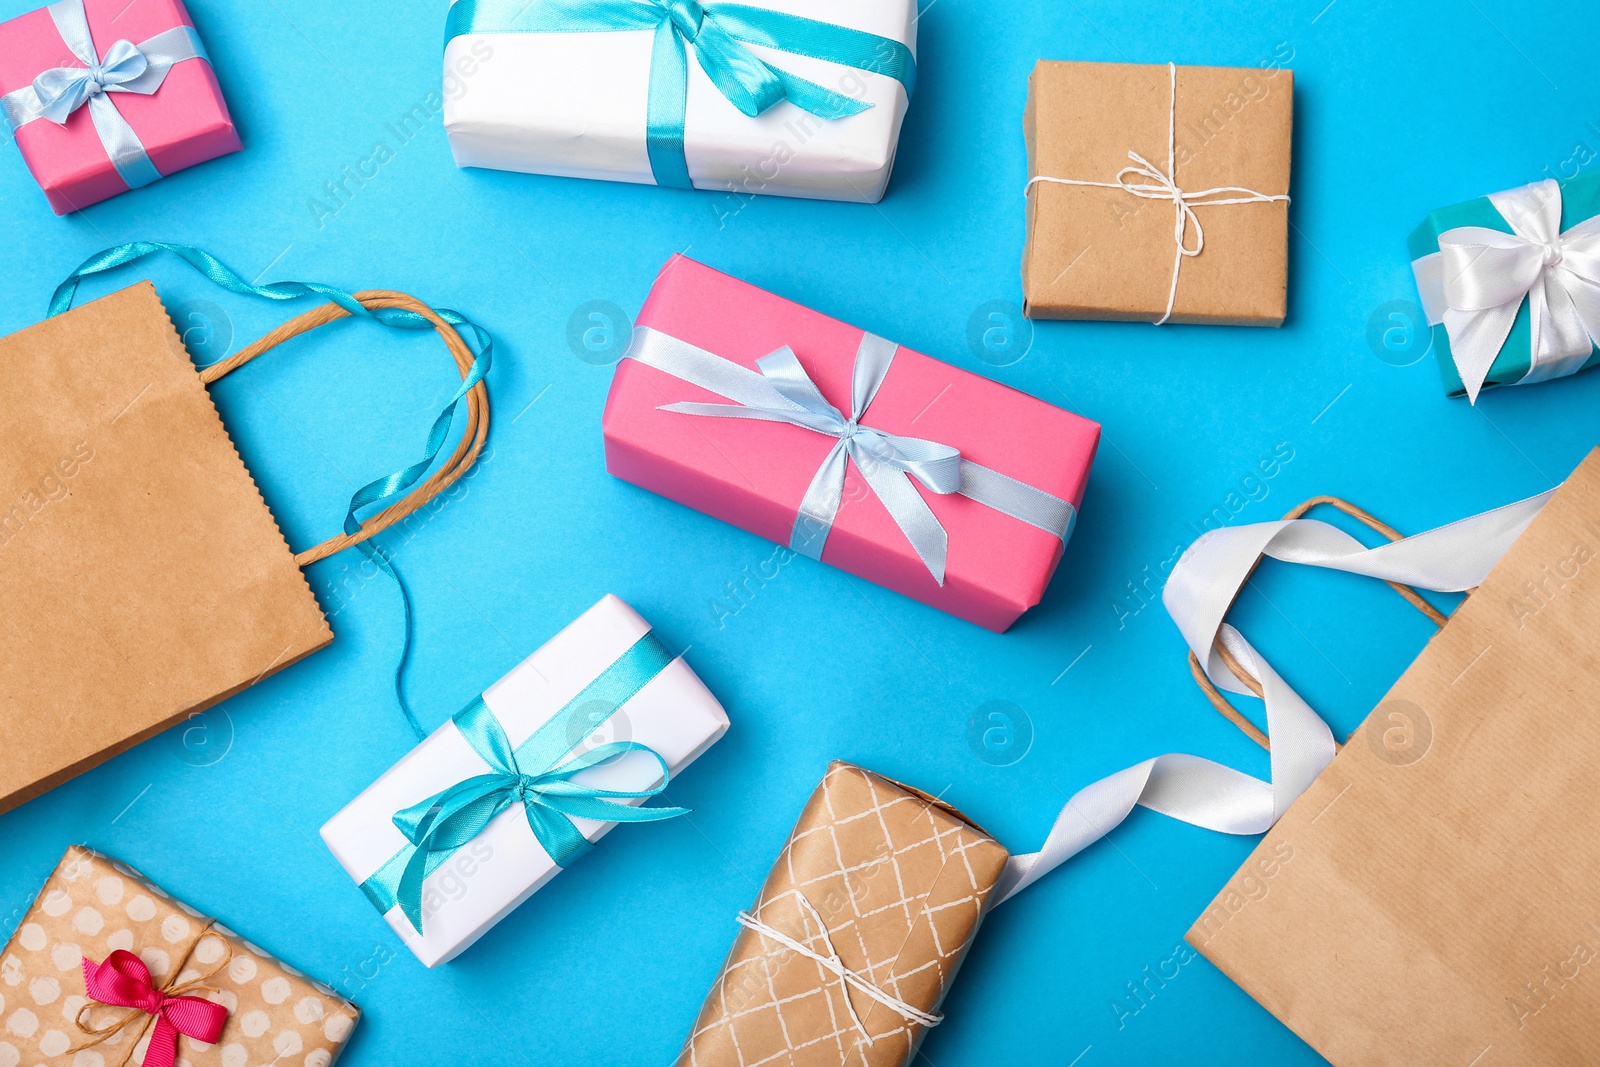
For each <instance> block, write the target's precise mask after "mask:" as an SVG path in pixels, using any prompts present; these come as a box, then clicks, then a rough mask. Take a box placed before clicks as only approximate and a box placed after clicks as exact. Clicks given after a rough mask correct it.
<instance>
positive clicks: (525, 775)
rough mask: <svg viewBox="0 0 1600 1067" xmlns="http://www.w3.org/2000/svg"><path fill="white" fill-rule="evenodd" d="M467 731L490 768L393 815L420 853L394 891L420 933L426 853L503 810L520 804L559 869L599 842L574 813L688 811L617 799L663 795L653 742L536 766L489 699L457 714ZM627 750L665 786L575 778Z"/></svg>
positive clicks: (665, 777)
mask: <svg viewBox="0 0 1600 1067" xmlns="http://www.w3.org/2000/svg"><path fill="white" fill-rule="evenodd" d="M456 725H457V727H458V728H459V729H460V730H461V732H462V734H463V735H465V736H467V737H468V738H470V739H472V741H473V748H474V749H476V751H477V753H478V755H480V756H482V757H483V759H484V762H486V763H488V764H489V767H490V768H491V769H490V771H489V773H488V774H479V775H474V776H473V777H471V778H467V779H464V780H463V781H460V782H458V783H456V784H455V785H453V786H451V787H450V788H448V789H445V790H442V791H440V792H438V793H436V794H434V795H433V796H431V797H428V798H427V799H426V800H423V801H421V802H420V803H417V804H414V805H412V806H411V807H409V808H404V809H402V810H401V811H398V812H396V813H395V816H394V824H395V826H397V827H399V828H400V832H401V833H403V834H405V836H406V840H407V841H410V842H411V844H412V845H413V846H414V848H415V850H416V851H414V852H413V853H412V854H411V857H410V859H409V860H408V861H407V863H406V866H405V870H404V872H403V873H402V874H401V875H400V888H399V890H398V892H397V893H396V894H395V895H396V898H397V901H398V903H399V904H400V908H401V910H402V911H404V912H405V915H406V918H407V919H409V920H410V921H411V925H412V927H413V928H415V929H416V931H417V933H419V934H420V933H422V882H423V879H424V878H425V877H426V876H427V873H428V858H429V857H430V856H431V855H432V854H434V853H437V852H454V851H455V850H456V849H458V848H460V847H461V846H463V845H465V844H466V843H467V842H469V841H471V840H472V839H473V838H475V837H477V836H478V835H479V834H480V833H482V832H483V831H484V828H485V827H487V826H488V825H489V823H491V822H493V821H494V819H495V817H496V816H498V815H499V814H500V813H501V812H502V811H505V810H506V809H507V808H509V807H511V806H512V805H513V804H516V803H518V802H519V801H520V802H521V804H522V810H523V812H524V813H525V814H526V815H527V818H528V825H529V827H531V828H532V830H533V836H534V837H536V838H538V840H539V844H540V845H542V846H543V847H544V850H545V851H546V852H548V853H549V854H550V858H551V859H552V860H554V861H555V862H556V865H557V866H560V867H566V866H568V865H570V864H571V863H572V861H573V860H575V859H577V858H578V857H579V856H582V855H583V854H584V853H586V852H588V850H589V849H590V848H592V847H593V846H592V845H591V844H590V843H589V841H588V839H587V838H585V837H584V836H583V834H581V833H579V832H578V828H577V827H576V826H574V825H573V824H572V818H573V817H574V816H575V817H577V818H580V819H593V820H595V821H596V822H656V821H659V820H661V819H671V818H675V817H676V816H679V815H687V814H688V812H689V809H688V808H672V807H665V808H644V807H633V806H631V805H628V804H619V803H617V801H618V800H630V799H631V800H640V799H647V798H649V797H653V796H658V795H660V794H661V793H662V792H663V791H664V790H665V789H666V788H667V783H668V782H669V781H670V780H671V778H672V775H671V772H670V771H669V770H668V768H667V761H666V760H664V759H662V758H661V754H660V753H659V752H657V751H656V750H655V749H653V748H651V747H649V746H648V745H642V744H640V743H639V742H637V741H610V742H607V743H606V744H603V745H596V746H595V747H594V748H592V749H589V750H588V751H587V752H584V753H582V754H581V755H578V756H574V757H573V758H572V759H569V760H566V761H565V762H563V763H559V764H555V765H551V766H547V767H544V768H542V769H538V770H534V771H533V772H532V773H529V771H527V770H525V769H524V768H523V767H522V766H520V765H519V764H518V761H517V755H516V753H515V752H514V751H512V748H511V742H510V740H508V739H507V737H506V732H505V729H504V728H503V727H502V726H501V725H500V720H499V719H497V718H495V716H494V712H492V711H490V710H489V707H488V705H486V704H485V703H484V702H483V698H482V697H479V698H478V699H477V700H475V701H473V702H472V703H471V704H469V705H468V706H467V707H466V708H465V709H464V710H463V711H462V712H460V713H459V714H458V715H457V716H456ZM629 752H645V753H648V754H649V755H650V756H652V757H653V758H654V759H655V761H656V763H657V764H658V765H659V766H660V768H661V784H660V785H658V786H656V787H655V788H654V789H642V790H623V789H601V788H598V787H595V786H587V785H581V784H579V783H577V782H574V781H573V780H572V778H573V776H574V775H576V774H578V773H579V772H580V771H586V770H588V769H589V768H590V767H596V766H599V765H600V764H602V763H608V762H610V761H611V760H614V759H616V758H618V757H619V756H622V755H624V754H626V753H629Z"/></svg>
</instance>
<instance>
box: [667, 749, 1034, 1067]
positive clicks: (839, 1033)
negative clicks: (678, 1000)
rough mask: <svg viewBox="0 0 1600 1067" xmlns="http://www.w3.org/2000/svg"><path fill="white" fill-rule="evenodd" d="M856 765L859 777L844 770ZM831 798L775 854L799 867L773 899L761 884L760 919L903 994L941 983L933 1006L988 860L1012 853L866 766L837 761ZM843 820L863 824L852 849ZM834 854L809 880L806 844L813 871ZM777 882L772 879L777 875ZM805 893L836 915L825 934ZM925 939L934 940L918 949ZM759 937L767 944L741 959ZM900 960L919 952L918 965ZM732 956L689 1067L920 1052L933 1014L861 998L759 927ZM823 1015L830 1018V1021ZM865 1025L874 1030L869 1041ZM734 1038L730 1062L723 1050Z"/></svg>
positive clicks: (870, 1061)
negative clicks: (817, 818) (909, 875)
mask: <svg viewBox="0 0 1600 1067" xmlns="http://www.w3.org/2000/svg"><path fill="white" fill-rule="evenodd" d="M845 775H849V776H852V777H853V778H854V779H855V780H856V781H857V782H859V783H860V784H859V785H855V783H843V782H841V781H839V779H840V777H841V776H845ZM841 785H846V786H853V788H851V789H841V788H840V786H841ZM862 786H864V787H865V788H864V790H863V789H862V788H861V787H862ZM841 792H849V793H855V794H859V793H863V792H864V794H865V797H866V798H867V803H866V804H864V805H863V806H862V807H861V809H860V810H853V811H847V812H841V811H840V810H838V808H837V807H836V806H835V805H836V799H837V797H838V794H839V793H841ZM820 795H821V797H822V799H823V803H824V805H825V810H826V812H827V818H826V820H824V821H822V822H821V824H820V825H816V826H812V827H810V828H808V829H805V830H801V831H798V832H796V833H795V834H794V835H792V836H791V838H790V840H789V843H788V844H787V845H786V846H785V847H784V851H783V854H782V855H780V856H779V858H778V860H777V863H776V864H775V865H774V868H775V870H776V869H778V868H782V870H783V873H784V874H785V875H787V878H786V879H784V880H783V881H782V882H780V883H779V884H781V885H783V886H784V888H783V889H782V891H781V892H777V893H775V894H774V895H773V896H770V897H769V896H768V895H767V893H768V890H767V889H766V888H763V890H762V894H761V897H760V899H758V900H757V902H756V905H755V907H753V908H752V909H751V912H752V913H753V914H754V916H755V917H756V918H757V919H758V920H759V922H760V923H761V924H764V925H769V926H771V927H772V928H775V929H781V930H785V931H788V932H789V933H790V934H791V935H792V936H794V937H795V938H796V939H797V940H799V941H801V942H802V943H804V944H806V945H807V946H808V947H809V948H810V949H812V950H813V951H814V952H817V953H818V954H826V953H827V952H828V951H829V949H830V948H833V949H836V950H837V951H838V953H839V955H840V956H841V957H843V959H844V961H845V962H846V965H847V966H848V968H849V970H850V971H851V972H852V973H854V974H855V975H857V976H858V977H859V978H860V979H862V980H864V981H866V982H868V983H870V984H871V985H873V986H875V987H876V988H878V989H880V990H882V991H883V992H884V993H886V994H888V995H889V996H890V997H892V998H894V999H897V1000H904V1001H906V1002H907V1003H913V1004H914V1003H917V1002H918V1000H919V999H922V998H926V996H927V993H928V991H929V986H930V984H931V986H932V988H933V989H934V990H936V991H937V994H936V996H935V997H934V1002H935V1003H934V1004H929V1005H928V1006H929V1007H930V1008H931V1007H934V1006H935V1004H936V1002H937V1000H938V999H939V996H941V995H942V992H943V989H944V987H945V985H946V984H947V983H948V981H949V979H950V976H951V973H952V971H953V969H954V966H955V964H956V963H958V962H959V960H960V958H961V955H962V953H963V952H964V950H965V948H966V945H967V942H968V940H969V939H970V936H971V933H972V932H973V931H974V930H975V929H976V926H977V922H978V918H979V916H980V915H981V914H982V912H983V909H984V908H985V906H986V904H987V902H988V898H989V895H990V892H991V890H992V888H993V881H994V877H995V875H994V872H993V871H991V870H990V869H989V868H990V867H991V866H992V865H993V863H994V862H998V861H999V860H1000V859H1001V858H1003V855H1004V853H1003V850H1002V849H1000V847H999V846H998V845H996V844H995V843H994V842H992V841H990V840H989V839H988V838H986V837H985V836H983V835H982V834H981V833H979V832H977V831H976V830H974V829H972V828H971V827H969V826H966V825H965V824H963V823H961V822H959V821H958V820H956V819H953V818H940V819H936V818H935V817H934V815H933V812H934V810H936V809H934V808H933V806H932V805H930V804H929V803H928V802H927V801H926V800H923V799H921V798H919V797H915V796H912V795H910V794H908V793H906V792H903V791H901V790H900V789H898V788H896V787H894V786H892V785H891V784H890V783H888V782H885V781H883V780H881V779H878V778H876V776H874V775H871V774H868V773H867V772H864V771H862V770H861V769H860V768H856V767H850V766H840V767H835V768H833V769H832V770H831V771H830V772H829V774H828V777H827V778H826V779H825V780H824V784H823V788H822V789H821V790H820ZM869 820H870V821H872V822H875V823H876V824H877V825H876V830H877V833H876V834H875V835H873V836H872V838H871V840H866V839H865V838H862V839H861V840H855V839H854V838H856V836H857V835H859V833H860V830H861V829H862V827H863V824H865V823H867V822H868V821H869ZM841 831H848V832H852V838H853V839H852V841H851V845H852V849H851V851H852V854H851V855H849V856H846V855H845V853H844V850H843V848H842V847H841V844H840V833H841ZM863 841H865V845H864V846H863ZM974 849H977V850H980V853H981V852H982V851H983V850H989V855H988V856H986V857H984V858H985V859H988V860H990V861H991V862H990V863H989V864H982V863H980V866H981V867H982V868H983V869H984V870H985V874H983V875H980V874H978V873H977V872H976V871H975V870H974V867H973V863H972V857H971V856H970V855H969V853H971V852H972V851H973V850H974ZM827 852H831V853H832V858H833V862H832V863H831V864H828V865H827V866H829V867H831V869H828V870H825V871H823V872H822V873H821V874H816V875H815V876H813V877H810V878H801V874H800V872H799V871H798V870H797V869H796V862H795V859H796V854H797V853H799V854H800V855H801V856H802V857H803V858H804V860H805V863H806V866H807V867H808V869H811V870H815V865H816V861H817V856H818V854H819V853H823V854H826V853H827ZM935 854H936V855H937V857H938V865H939V867H940V873H939V875H938V876H937V877H935V878H932V879H928V880H926V883H925V884H923V885H917V886H910V887H909V888H908V886H907V884H906V883H907V879H906V877H905V873H904V871H903V870H902V863H909V861H910V860H912V859H915V860H917V861H918V862H919V863H924V864H925V863H928V862H929V861H930V860H931V858H932V856H933V855H935ZM773 881H774V879H770V878H769V880H768V884H769V886H770V885H771V884H772V883H773ZM841 890H842V892H841ZM802 896H804V897H806V898H807V899H809V900H812V901H817V902H819V903H822V904H823V906H824V911H828V912H832V914H820V915H819V918H821V919H823V920H824V923H825V924H826V938H824V936H823V935H822V934H821V933H818V932H817V931H818V925H817V923H816V921H814V920H810V921H808V920H809V917H808V916H806V915H805V914H804V912H803V911H802V906H801V905H800V904H799V902H798V901H799V898H800V897H802ZM840 896H842V897H843V898H844V904H843V905H842V906H838V907H833V908H829V907H828V902H830V901H833V900H835V899H836V898H838V897H840ZM919 938H920V939H923V940H925V941H926V945H917V946H916V950H915V951H908V948H911V947H913V944H914V942H917V941H918V940H919ZM752 942H753V943H754V944H757V945H759V952H758V953H756V954H754V955H750V956H748V957H747V958H741V959H737V960H736V961H735V957H738V956H740V955H741V950H743V951H745V952H748V951H749V949H748V946H749V945H750V944H751V943H752ZM874 946H876V949H874ZM885 946H889V947H888V949H887V950H886V948H885ZM923 949H925V950H923ZM902 958H903V959H904V960H906V961H910V960H918V961H920V962H916V963H915V964H914V965H909V966H907V965H906V964H905V963H903V962H902ZM730 961H731V962H730V963H729V964H728V965H726V966H725V967H724V970H723V972H722V974H721V975H720V976H719V977H718V979H717V983H716V986H715V987H714V988H713V989H712V992H711V995H710V996H709V997H708V998H707V1003H706V1008H705V1009H703V1011H702V1018H701V1022H700V1023H699V1025H698V1026H697V1028H696V1030H695V1032H694V1033H693V1034H692V1035H691V1036H690V1039H689V1043H688V1044H687V1045H686V1047H685V1049H684V1052H683V1055H682V1056H681V1057H680V1059H679V1063H680V1065H682V1067H730V1064H735V1065H736V1067H821V1065H825V1064H826V1065H832V1064H839V1065H847V1064H856V1065H859V1067H882V1065H884V1064H899V1063H902V1062H904V1061H905V1060H907V1059H909V1057H910V1054H911V1051H912V1050H913V1049H914V1048H915V1046H916V1042H917V1040H918V1039H919V1038H920V1036H921V1032H922V1030H923V1027H922V1026H921V1024H919V1023H915V1022H911V1021H908V1020H907V1019H905V1018H903V1017H901V1015H900V1014H898V1013H897V1012H895V1011H892V1010H890V1009H888V1008H883V1007H881V1006H879V1005H876V1004H874V1003H873V1002H872V1001H871V1000H869V999H868V998H867V997H865V996H862V995H861V994H860V993H856V994H855V998H856V999H855V1000H854V1001H852V999H851V993H850V990H849V987H848V985H847V984H846V983H845V982H844V981H843V980H841V978H840V977H839V976H838V975H837V974H835V973H833V971H832V970H830V969H829V968H827V967H825V966H824V965H823V964H822V963H820V962H818V961H817V960H815V959H808V958H807V957H806V956H803V955H801V954H800V953H796V952H794V951H792V950H791V949H789V948H787V947H786V946H784V945H783V944H781V943H779V942H777V941H775V940H773V939H770V938H767V937H765V936H763V935H762V934H760V933H759V932H758V931H748V932H747V931H741V932H740V941H739V943H737V944H736V945H735V947H734V952H733V954H731V955H730ZM930 971H932V972H933V973H932V974H931V975H929V974H928V972H930ZM858 1006H859V1008H858ZM858 1010H859V1018H860V1020H861V1023H862V1029H858V1028H857V1023H856V1019H857V1018H858ZM819 1020H825V1021H823V1022H822V1023H821V1024H820V1025H819ZM862 1030H865V1031H866V1032H869V1033H870V1034H871V1037H872V1040H871V1041H870V1042H869V1041H867V1040H865V1039H864V1037H863V1033H862ZM717 1031H723V1032H724V1034H725V1037H726V1040H725V1041H717V1042H708V1043H706V1046H705V1047H712V1046H714V1047H715V1048H716V1049H717V1053H718V1054H716V1055H715V1056H714V1058H713V1057H712V1056H711V1054H709V1053H706V1052H705V1049H704V1048H703V1047H702V1043H701V1041H700V1039H701V1038H702V1037H704V1036H705V1035H708V1034H713V1033H715V1032H717ZM885 1039H888V1040H885ZM729 1048H731V1049H732V1051H733V1053H734V1059H733V1060H732V1061H730V1060H728V1059H725V1058H724V1057H723V1056H722V1055H721V1054H720V1053H722V1052H723V1051H724V1050H725V1049H729Z"/></svg>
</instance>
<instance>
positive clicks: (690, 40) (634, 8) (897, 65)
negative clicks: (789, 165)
mask: <svg viewBox="0 0 1600 1067" xmlns="http://www.w3.org/2000/svg"><path fill="white" fill-rule="evenodd" d="M622 30H653V31H654V32H655V44H654V48H653V50H652V52H651V59H650V99H649V104H648V113H647V123H646V134H645V144H646V148H647V151H648V153H649V157H650V170H651V172H652V173H653V174H654V175H655V179H656V184H657V185H667V186H671V187H673V188H676V189H692V188H694V184H693V182H691V181H690V179H689V163H688V160H687V159H686V158H685V156H684V148H683V138H684V114H685V109H686V108H687V105H688V87H689V63H688V50H689V49H691V48H692V49H693V50H694V54H695V59H696V60H698V61H699V63H700V69H701V70H703V71H705V72H706V76H707V77H709V78H710V79H711V82H712V84H713V85H715V86H716V87H717V91H718V92H720V93H721V94H722V95H723V96H724V97H726V98H727V99H728V102H729V103H731V104H732V105H733V106H734V107H736V108H738V109H739V111H740V112H741V113H743V114H745V115H749V116H750V117H752V118H754V117H755V116H757V115H759V114H761V113H762V112H764V111H766V110H767V109H768V108H770V107H772V106H773V105H774V104H776V103H778V102H779V101H781V100H788V101H789V102H790V103H792V104H794V105H795V106H796V107H799V108H801V109H802V110H804V111H808V112H810V113H811V114H813V115H816V116H817V117H819V118H823V119H838V118H844V117H846V116H849V115H855V114H859V113H860V112H862V111H865V110H866V109H867V108H869V107H871V106H872V105H871V104H868V103H864V102H862V101H860V100H856V99H853V98H851V97H849V96H846V95H844V94H843V93H839V92H835V91H834V90H832V89H827V88H824V87H823V86H820V85H818V84H816V83H815V82H812V81H807V80H806V79H805V78H801V77H798V76H796V75H794V74H790V73H789V72H788V71H785V70H783V69H781V68H779V67H775V66H773V65H771V64H770V63H767V62H766V61H764V60H762V59H761V58H760V57H759V56H757V55H756V54H755V53H754V52H752V51H750V49H749V48H747V47H746V45H756V46H757V47H763V48H773V49H777V50H778V51H782V52H788V53H790V54H791V55H797V56H809V57H810V58H812V59H821V60H826V61H827V62H830V63H838V64H840V65H841V66H846V67H854V68H855V69H856V70H864V71H870V72H872V73H874V74H882V75H885V76H887V77H890V78H894V79H895V80H896V81H898V82H899V83H900V84H901V85H903V86H905V90H906V96H907V97H908V98H909V97H910V96H911V92H912V89H913V88H914V87H915V85H916V76H917V63H916V59H915V58H914V57H913V56H912V54H911V49H909V48H907V47H906V46H905V45H904V44H903V43H901V42H900V41H895V40H891V39H890V38H887V37H880V36H878V35H877V34H875V33H866V32H864V31H862V30H853V29H850V28H848V27H845V26H836V25H834V24H833V23H831V22H819V21H817V20H816V19H808V18H802V17H800V16H799V15H790V14H786V13H784V12H781V11H769V10H767V9H766V8H761V7H750V6H748V5H746V4H727V3H708V4H701V3H698V2H697V0H459V2H458V3H456V4H455V6H453V7H452V8H451V9H450V14H449V17H448V18H447V19H446V22H445V36H444V40H445V44H449V43H450V41H451V40H452V39H453V38H455V37H458V36H460V35H461V34H465V33H603V32H611V31H622Z"/></svg>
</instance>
